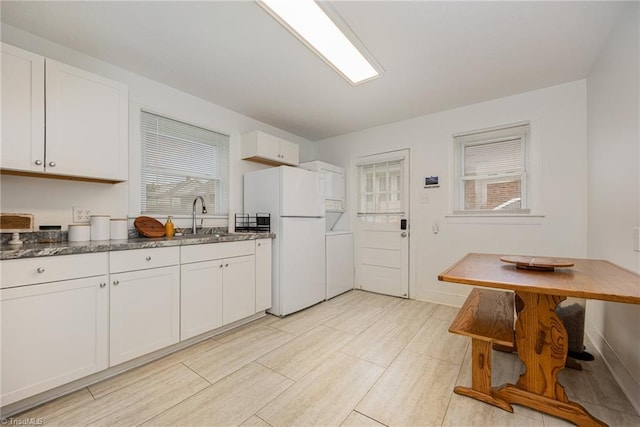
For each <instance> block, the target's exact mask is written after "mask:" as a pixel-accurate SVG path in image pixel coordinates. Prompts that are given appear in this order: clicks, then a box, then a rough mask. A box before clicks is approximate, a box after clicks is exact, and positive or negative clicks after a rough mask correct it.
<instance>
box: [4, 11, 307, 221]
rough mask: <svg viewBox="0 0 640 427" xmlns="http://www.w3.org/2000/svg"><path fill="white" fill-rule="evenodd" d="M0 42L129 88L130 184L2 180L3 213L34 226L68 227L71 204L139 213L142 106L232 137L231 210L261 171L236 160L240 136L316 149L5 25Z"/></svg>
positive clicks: (117, 213)
mask: <svg viewBox="0 0 640 427" xmlns="http://www.w3.org/2000/svg"><path fill="white" fill-rule="evenodd" d="M2 41H3V42H4V43H8V44H12V45H14V46H17V47H20V48H22V49H25V50H29V51H31V52H35V53H38V54H40V55H43V56H45V57H49V58H52V59H55V60H58V61H60V62H63V63H66V64H69V65H73V66H75V67H78V68H82V69H84V70H87V71H89V72H93V73H95V74H99V75H102V76H105V77H107V78H110V79H113V80H116V81H120V82H122V83H125V84H127V85H128V86H129V100H130V106H129V108H130V127H129V128H130V135H129V151H130V156H129V157H130V162H129V163H130V173H129V178H130V179H129V182H125V183H120V184H114V185H112V184H97V183H88V182H77V181H63V180H51V179H42V178H28V177H16V176H8V175H3V176H2V177H1V180H2V181H1V187H0V189H1V193H2V194H1V196H0V197H1V198H0V203H1V205H2V212H29V213H33V214H34V215H35V222H36V224H35V225H36V227H37V226H39V225H43V224H60V225H63V228H66V226H67V225H68V224H70V223H71V220H72V210H71V209H72V206H79V207H83V208H88V209H90V210H91V212H93V213H101V214H109V215H111V217H124V216H126V215H132V216H137V215H139V214H140V212H139V211H138V210H136V207H137V205H138V204H137V198H138V194H139V158H140V153H139V151H140V136H139V133H138V132H136V130H137V129H139V125H136V123H135V120H136V118H137V117H138V114H139V113H138V112H139V108H140V107H141V106H143V107H146V108H148V109H150V110H151V111H154V112H157V113H160V114H166V115H167V116H170V117H174V118H178V119H182V120H185V121H187V122H190V123H194V124H197V125H200V126H202V127H204V128H209V129H212V130H215V131H219V132H222V133H225V134H228V135H230V136H231V142H230V171H231V172H230V199H231V200H230V212H241V211H242V175H243V174H244V173H245V172H247V171H250V170H255V169H259V168H262V167H264V166H262V165H260V164H258V163H252V162H248V161H245V160H240V135H241V134H242V133H244V132H248V131H251V130H255V129H258V130H263V131H265V132H268V133H271V134H274V135H277V136H280V137H282V138H285V139H288V140H290V141H293V142H296V143H298V144H299V145H300V158H301V160H302V161H305V160H313V158H314V145H313V144H312V143H311V142H309V141H307V140H305V139H303V138H300V137H298V136H296V135H292V134H290V133H287V132H284V131H282V130H279V129H276V128H274V127H272V126H269V125H266V124H264V123H261V122H258V121H256V120H253V119H251V118H249V117H246V116H243V115H241V114H238V113H236V112H234V111H231V110H228V109H225V108H223V107H220V106H218V105H216V104H213V103H211V102H207V101H205V100H203V99H200V98H197V97H195V96H192V95H189V94H186V93H184V92H180V91H178V90H176V89H174V88H171V87H169V86H166V85H163V84H161V83H158V82H155V81H152V80H149V79H147V78H144V77H141V76H139V75H136V74H133V73H131V72H129V71H126V70H124V69H122V68H119V67H116V66H114V65H111V64H108V63H106V62H103V61H99V60H97V59H95V58H92V57H89V56H87V55H84V54H82V53H80V52H76V51H73V50H70V49H67V48H65V47H63V46H61V45H58V44H55V43H52V42H49V41H47V40H45V39H42V38H40V37H37V36H35V35H33V34H30V33H26V32H24V31H22V30H19V29H17V28H14V27H11V26H9V25H6V24H2ZM238 90H242V89H241V88H238ZM177 155H178V154H177ZM130 199H131V201H132V202H131V203H130ZM176 224H177V225H179V226H187V225H188V224H189V220H188V219H183V220H180V219H178V220H177V221H176ZM205 225H223V226H226V225H227V220H226V219H209V220H207V221H206V222H205Z"/></svg>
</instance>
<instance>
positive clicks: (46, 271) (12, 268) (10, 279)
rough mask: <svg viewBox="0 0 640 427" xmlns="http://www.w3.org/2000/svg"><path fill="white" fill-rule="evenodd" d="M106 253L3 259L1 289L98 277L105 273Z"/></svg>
mask: <svg viewBox="0 0 640 427" xmlns="http://www.w3.org/2000/svg"><path fill="white" fill-rule="evenodd" d="M107 259H108V258H107V253H106V252H104V253H95V254H81V255H60V256H49V257H39V258H25V259H12V260H4V261H2V263H1V264H0V266H1V268H2V281H1V283H0V287H1V288H12V287H15V286H24V285H34V284H37V283H46V282H56V281H59V280H68V279H78V278H82V277H91V276H99V275H102V274H106V273H107Z"/></svg>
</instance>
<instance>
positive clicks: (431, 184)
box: [424, 176, 440, 188]
mask: <svg viewBox="0 0 640 427" xmlns="http://www.w3.org/2000/svg"><path fill="white" fill-rule="evenodd" d="M436 187H440V185H438V177H437V176H426V177H425V178H424V188H436Z"/></svg>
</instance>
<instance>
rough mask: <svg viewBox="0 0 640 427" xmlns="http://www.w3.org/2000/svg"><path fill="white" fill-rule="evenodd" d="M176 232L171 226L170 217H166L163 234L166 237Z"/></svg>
mask: <svg viewBox="0 0 640 427" xmlns="http://www.w3.org/2000/svg"><path fill="white" fill-rule="evenodd" d="M175 233H176V230H175V228H174V226H173V222H172V221H171V217H170V216H169V217H167V222H166V223H165V224H164V234H165V235H166V236H167V237H173V235H174V234H175Z"/></svg>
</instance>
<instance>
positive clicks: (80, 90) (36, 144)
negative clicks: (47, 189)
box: [0, 44, 128, 181]
mask: <svg viewBox="0 0 640 427" xmlns="http://www.w3.org/2000/svg"><path fill="white" fill-rule="evenodd" d="M2 87H3V91H2V122H3V129H2V140H3V144H2V161H1V163H0V166H1V167H2V169H3V170H4V171H14V172H27V173H38V174H49V175H56V176H70V177H79V178H86V179H98V180H104V181H126V180H127V176H128V90H127V86H125V85H123V84H121V83H118V82H114V81H112V80H109V79H106V78H103V77H100V76H97V75H95V74H92V73H88V72H86V71H83V70H80V69H77V68H75V67H71V66H69V65H65V64H61V63H59V62H57V61H54V60H52V59H48V58H47V59H45V58H42V57H40V56H38V55H35V54H32V53H30V52H27V51H24V50H22V49H18V48H16V47H13V46H9V45H6V44H2ZM7 88H9V89H7ZM45 112H46V120H45Z"/></svg>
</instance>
